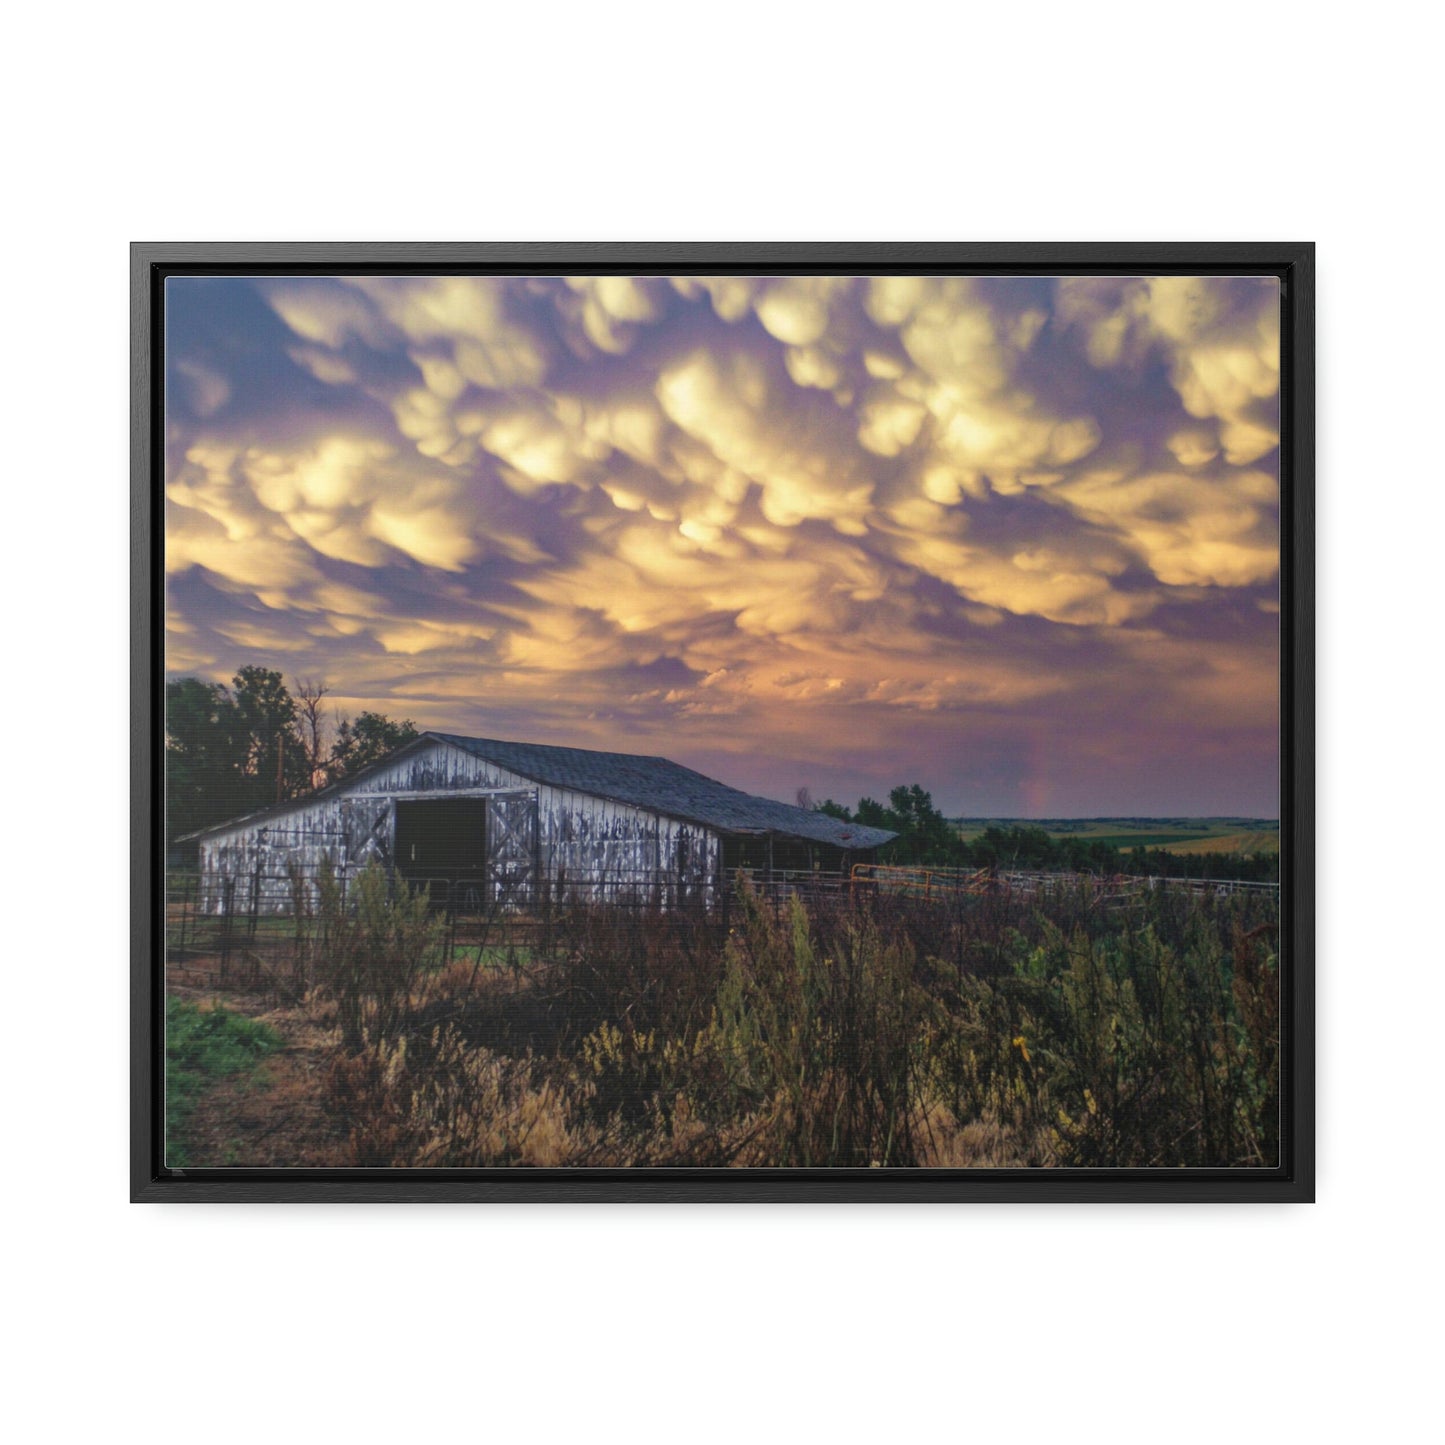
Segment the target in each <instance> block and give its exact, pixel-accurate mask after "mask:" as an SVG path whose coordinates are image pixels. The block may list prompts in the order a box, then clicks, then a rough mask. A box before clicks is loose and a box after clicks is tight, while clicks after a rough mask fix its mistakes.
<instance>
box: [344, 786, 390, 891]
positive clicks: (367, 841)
mask: <svg viewBox="0 0 1445 1445" xmlns="http://www.w3.org/2000/svg"><path fill="white" fill-rule="evenodd" d="M341 831H342V834H343V836H344V837H345V839H346V866H347V869H348V871H349V872H351V873H353V874H356V873H360V872H361V870H362V869H363V868H365V867H366V865H367V864H368V863H370V862H371V861H372V859H373V858H374V859H375V860H376V861H377V862H378V863H380V864H381V866H382V867H383V868H386V869H390V868H391V861H392V860H391V799H390V798H367V797H360V798H347V799H345V800H344V801H343V802H342V804H341Z"/></svg>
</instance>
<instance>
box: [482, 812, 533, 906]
mask: <svg viewBox="0 0 1445 1445" xmlns="http://www.w3.org/2000/svg"><path fill="white" fill-rule="evenodd" d="M536 874H537V799H536V798H535V796H533V795H532V794H530V793H511V794H504V795H503V796H501V797H498V798H492V799H491V800H490V806H489V807H488V809H487V883H488V886H489V888H490V891H491V895H492V900H493V901H494V902H495V903H497V904H499V905H500V906H502V907H504V908H507V907H519V906H520V905H521V904H523V903H528V902H530V901H531V900H532V897H533V895H534V884H535V881H536Z"/></svg>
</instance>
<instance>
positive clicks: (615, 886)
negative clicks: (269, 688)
mask: <svg viewBox="0 0 1445 1445" xmlns="http://www.w3.org/2000/svg"><path fill="white" fill-rule="evenodd" d="M478 791H481V792H485V793H486V794H487V796H488V798H489V806H488V809H487V813H488V824H487V827H488V833H489V837H488V840H487V853H488V865H489V868H490V869H491V870H492V874H493V881H494V883H495V885H496V886H497V896H498V897H499V898H500V899H502V901H504V902H505V903H506V904H507V905H508V906H530V905H533V904H535V903H536V902H538V901H539V899H540V898H541V897H542V896H544V894H545V895H546V896H550V897H554V898H559V899H565V900H567V901H588V900H593V901H596V900H602V899H637V900H642V901H656V902H659V903H662V904H664V905H672V904H674V903H676V902H678V901H683V900H688V901H691V900H697V899H710V898H711V896H712V893H713V890H714V888H715V886H716V881H717V878H718V870H719V864H720V855H719V840H718V837H717V835H716V834H714V833H713V832H712V831H711V830H709V829H707V828H704V827H701V826H700V825H698V824H694V823H685V822H681V821H679V820H677V819H673V818H667V817H663V816H662V815H661V814H659V813H654V812H650V811H647V810H646V809H642V808H636V807H632V806H629V805H627V804H624V803H613V802H609V801H608V800H606V799H604V798H598V797H594V796H593V795H591V794H589V793H581V792H574V791H571V790H569V789H563V788H552V787H547V786H542V785H539V784H536V783H534V782H532V781H530V780H529V779H527V778H523V777H520V776H518V775H517V774H515V773H511V772H508V771H507V770H506V769H505V768H499V767H497V766H496V765H494V764H492V763H489V762H486V761H485V760H484V759H482V758H478V757H474V756H473V755H472V754H471V753H468V752H465V751H464V750H463V749H461V748H456V747H453V746H452V745H451V744H450V743H443V742H430V743H429V744H427V745H426V746H424V747H421V748H418V749H417V750H415V751H413V752H410V753H407V754H406V755H405V756H403V757H401V758H398V759H397V760H396V761H395V762H393V763H392V764H390V765H389V766H387V767H385V768H383V769H379V770H378V771H377V772H375V773H373V774H370V775H368V776H366V777H363V778H360V779H358V780H357V781H356V782H355V784H354V785H353V786H351V787H346V788H341V789H338V790H337V791H336V792H335V793H332V794H329V795H327V796H326V797H324V798H317V799H313V800H310V801H307V800H302V801H299V802H297V803H296V804H294V805H293V806H292V807H290V808H288V809H286V810H285V811H283V812H279V813H275V814H272V815H271V816H269V817H265V818H260V819H257V820H255V821H254V822H239V823H236V824H233V825H231V826H230V827H227V828H224V829H222V830H221V831H219V832H217V833H214V834H212V835H211V836H210V837H208V838H205V839H203V840H202V841H201V844H200V864H201V879H202V886H201V898H202V906H203V907H204V908H205V910H206V911H208V912H212V913H220V912H227V911H233V912H238V913H290V912H292V911H294V910H295V909H296V907H297V906H298V905H299V904H300V903H302V902H303V901H304V902H305V903H307V904H308V905H311V904H314V902H315V879H316V876H317V873H318V871H319V869H320V867H321V864H322V861H323V859H325V860H329V861H330V863H331V865H332V867H333V868H334V869H335V870H336V872H337V874H338V876H340V877H341V878H343V879H345V878H348V877H351V876H354V875H355V874H356V873H357V872H359V871H360V870H361V869H362V868H364V867H365V866H366V864H367V863H368V862H370V861H371V860H373V859H375V860H376V861H378V862H380V863H381V864H382V865H383V866H384V867H388V868H389V867H391V866H392V864H393V862H394V858H393V849H394V844H395V836H396V800H397V798H398V796H405V795H408V794H410V795H417V794H425V795H428V796H432V797H437V796H445V795H446V794H447V793H449V792H455V793H461V792H473V793H475V792H478ZM529 846H530V848H531V849H532V850H533V853H534V856H533V857H532V858H530V859H528V858H527V857H526V856H525V855H526V850H527V847H529Z"/></svg>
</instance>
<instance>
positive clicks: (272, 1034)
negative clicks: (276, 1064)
mask: <svg viewBox="0 0 1445 1445" xmlns="http://www.w3.org/2000/svg"><path fill="white" fill-rule="evenodd" d="M280 1044H281V1035H280V1034H278V1033H277V1032H276V1030H275V1029H273V1028H272V1027H271V1026H270V1025H269V1024H263V1023H261V1022H260V1021H259V1020H257V1019H252V1018H247V1017H246V1016H245V1015H244V1014H235V1013H229V1012H227V1011H226V1010H225V1009H220V1008H216V1009H206V1010H202V1009H199V1008H197V1007H196V1006H195V1004H192V1003H183V1002H182V1001H181V1000H180V999H177V998H167V999H166V1163H167V1164H168V1165H169V1166H170V1167H172V1168H184V1167H185V1165H186V1162H187V1153H186V1138H185V1132H186V1126H187V1124H188V1123H189V1122H190V1118H191V1115H192V1114H193V1113H195V1109H196V1104H197V1103H198V1102H199V1100H200V1097H201V1095H202V1094H203V1093H204V1092H205V1091H206V1090H207V1089H208V1088H209V1087H210V1086H211V1085H212V1084H213V1083H215V1082H216V1080H218V1079H223V1078H227V1077H229V1076H230V1075H232V1074H238V1073H241V1072H244V1071H247V1070H250V1069H254V1068H255V1067H256V1065H257V1064H259V1063H260V1062H261V1060H262V1059H264V1058H265V1057H266V1055H267V1054H270V1053H273V1052H274V1051H275V1050H276V1049H277V1048H279V1047H280Z"/></svg>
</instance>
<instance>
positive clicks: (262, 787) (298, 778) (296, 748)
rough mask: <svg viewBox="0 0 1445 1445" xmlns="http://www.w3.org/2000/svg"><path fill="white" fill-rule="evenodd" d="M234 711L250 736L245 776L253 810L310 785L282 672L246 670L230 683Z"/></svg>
mask: <svg viewBox="0 0 1445 1445" xmlns="http://www.w3.org/2000/svg"><path fill="white" fill-rule="evenodd" d="M232 683H233V685H234V687H235V693H234V696H235V700H236V711H237V714H238V715H239V717H240V720H241V726H242V727H243V728H244V729H245V731H246V733H247V746H246V768H245V771H246V777H247V779H248V782H249V785H250V786H249V791H250V794H251V797H250V803H251V806H252V807H257V808H260V807H264V806H266V804H268V803H280V802H284V801H285V800H286V799H287V798H293V797H295V796H297V795H298V794H299V793H303V792H305V791H307V788H308V786H309V776H308V769H307V766H306V758H305V755H304V751H303V749H302V747H301V744H300V740H299V738H298V737H297V734H296V721H297V717H296V699H295V698H293V697H292V696H291V694H290V692H289V691H287V688H286V683H285V680H284V679H283V678H282V676H281V674H280V673H279V672H275V671H273V670H272V669H271V668H269V667H243V668H242V669H241V670H240V671H239V672H238V673H237V674H236V676H235V677H234V678H233V679H232Z"/></svg>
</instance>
